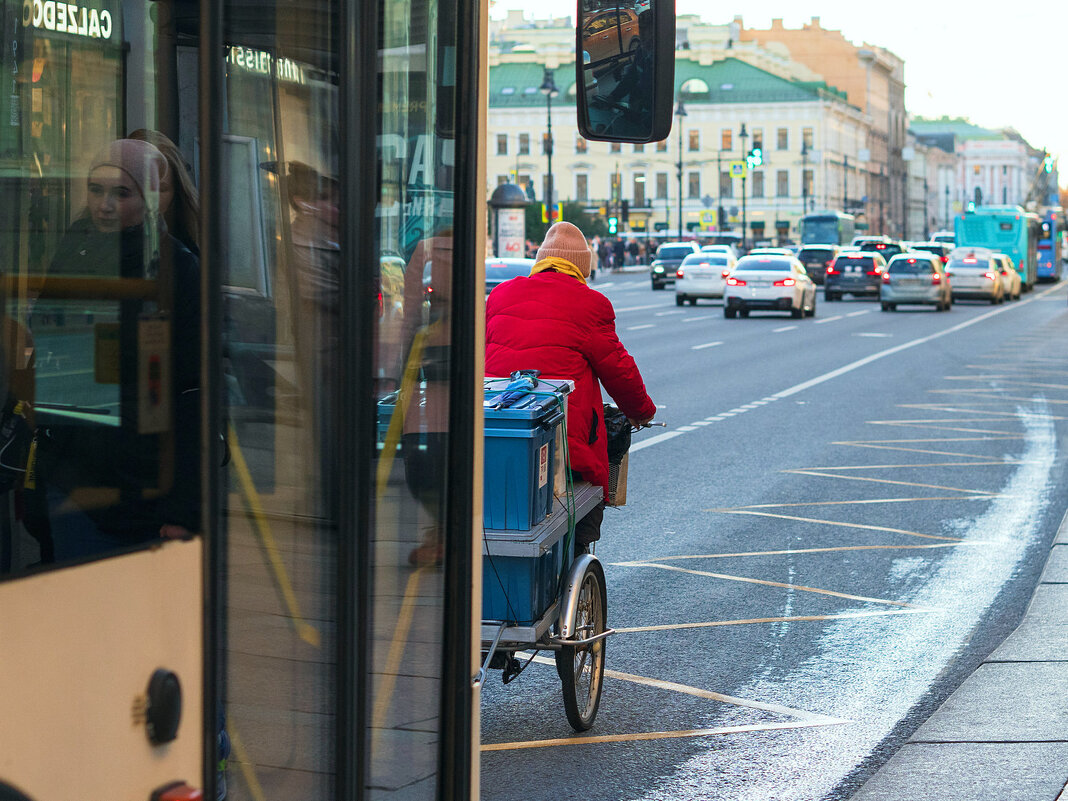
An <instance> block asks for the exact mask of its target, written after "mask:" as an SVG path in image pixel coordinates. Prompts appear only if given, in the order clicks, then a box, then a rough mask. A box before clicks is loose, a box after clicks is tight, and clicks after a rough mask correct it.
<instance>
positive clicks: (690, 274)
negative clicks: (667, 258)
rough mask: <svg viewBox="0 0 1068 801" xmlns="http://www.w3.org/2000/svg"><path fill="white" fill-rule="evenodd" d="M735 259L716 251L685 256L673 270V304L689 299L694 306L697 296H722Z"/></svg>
mask: <svg viewBox="0 0 1068 801" xmlns="http://www.w3.org/2000/svg"><path fill="white" fill-rule="evenodd" d="M728 247H729V246H728ZM736 261H737V260H736V259H735V258H734V257H732V256H730V255H728V254H727V253H720V252H716V251H711V252H708V251H702V252H701V253H694V254H692V255H690V256H687V257H686V258H685V259H683V260H682V264H680V265H679V269H678V270H677V271H676V272H675V305H676V306H681V305H682V304H683V303H685V302H686V301H689V302H690V305H691V306H696V305H697V300H698V299H699V298H707V299H712V298H722V297H723V287H724V286H725V285H726V281H727V273H728V272H730V271H731V270H732V269H733V268H734V264H735V262H736Z"/></svg>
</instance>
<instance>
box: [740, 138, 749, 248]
mask: <svg viewBox="0 0 1068 801" xmlns="http://www.w3.org/2000/svg"><path fill="white" fill-rule="evenodd" d="M738 138H739V139H740V140H741V142H742V163H743V164H745V169H744V170H743V171H742V251H743V252H744V251H745V250H746V238H747V237H748V235H749V230H748V229H749V224H748V221H747V220H746V215H745V178H746V173H747V172H748V170H749V164H748V155H749V154H748V153H746V152H745V143H746V140H747V139H748V138H749V132H748V131H746V129H745V123H744V122H743V123H742V130H741V131H739V132H738Z"/></svg>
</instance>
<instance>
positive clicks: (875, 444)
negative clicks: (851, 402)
mask: <svg viewBox="0 0 1068 801" xmlns="http://www.w3.org/2000/svg"><path fill="white" fill-rule="evenodd" d="M1001 439H1020V437H1017V436H1003V437H973V438H963V437H961V438H952V439H949V438H944V439H911V440H910V439H887V440H855V441H852V442H847V441H839V442H835V443H833V444H834V445H848V446H851V447H854V448H871V449H872V450H877V451H904V452H905V453H929V454H931V455H932V456H956V457H959V458H961V459H987V460H989V459H990V456H988V455H986V454H979V453H959V452H957V451H940V450H934V449H933V448H905V447H897V446H894V445H884V444H881V443H884V442H887V443H891V442H901V443H907V442H986V441H993V440H1001Z"/></svg>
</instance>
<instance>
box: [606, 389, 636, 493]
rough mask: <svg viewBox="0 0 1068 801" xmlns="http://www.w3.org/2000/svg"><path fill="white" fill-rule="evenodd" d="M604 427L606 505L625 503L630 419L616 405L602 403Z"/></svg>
mask: <svg viewBox="0 0 1068 801" xmlns="http://www.w3.org/2000/svg"><path fill="white" fill-rule="evenodd" d="M604 428H605V433H606V435H607V437H608V505H609V506H624V505H626V503H627V451H629V450H630V420H628V419H627V416H626V415H625V414H623V412H621V411H620V410H619V409H618V408H617V407H615V406H613V405H612V404H610V403H606V404H605V405H604Z"/></svg>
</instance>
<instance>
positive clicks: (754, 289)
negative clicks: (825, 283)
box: [723, 254, 816, 319]
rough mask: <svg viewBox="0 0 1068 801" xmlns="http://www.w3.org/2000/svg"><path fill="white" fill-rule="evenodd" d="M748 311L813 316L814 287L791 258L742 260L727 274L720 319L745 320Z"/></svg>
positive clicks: (749, 258) (753, 257) (814, 303)
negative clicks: (786, 312)
mask: <svg viewBox="0 0 1068 801" xmlns="http://www.w3.org/2000/svg"><path fill="white" fill-rule="evenodd" d="M752 310H758V311H788V312H790V316H791V317H795V318H800V317H815V316H816V285H815V284H814V283H813V282H812V279H811V278H809V277H808V274H807V273H806V272H805V268H804V267H803V266H802V265H801V262H799V261H798V260H797V259H795V258H794V257H793V256H782V255H778V254H772V255H767V256H743V257H742V258H740V259H739V260H738V263H737V264H735V265H734V269H733V270H731V271H730V273H728V274H727V286H726V287H725V288H724V290H723V316H724V317H726V318H727V319H731V318H733V317H735V316H736V315H741V316H742V317H748V316H749V312H750V311H752Z"/></svg>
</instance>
